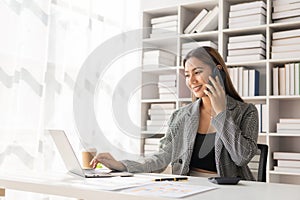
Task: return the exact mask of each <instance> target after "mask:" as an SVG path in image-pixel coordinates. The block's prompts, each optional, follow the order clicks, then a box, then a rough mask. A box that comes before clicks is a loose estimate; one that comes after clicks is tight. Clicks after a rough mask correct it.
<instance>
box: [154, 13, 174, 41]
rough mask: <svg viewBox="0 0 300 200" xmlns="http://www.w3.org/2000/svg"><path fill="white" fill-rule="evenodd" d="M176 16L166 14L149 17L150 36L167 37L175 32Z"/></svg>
mask: <svg viewBox="0 0 300 200" xmlns="http://www.w3.org/2000/svg"><path fill="white" fill-rule="evenodd" d="M177 22H178V16H177V15H168V16H163V17H156V18H152V19H151V26H152V33H151V34H150V38H157V37H169V36H174V35H176V34H177V27H178V25H177V24H178V23H177Z"/></svg>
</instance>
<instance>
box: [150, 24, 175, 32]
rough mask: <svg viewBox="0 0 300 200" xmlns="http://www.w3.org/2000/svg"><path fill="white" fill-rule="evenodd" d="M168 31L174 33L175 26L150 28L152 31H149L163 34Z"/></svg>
mask: <svg viewBox="0 0 300 200" xmlns="http://www.w3.org/2000/svg"><path fill="white" fill-rule="evenodd" d="M169 32H174V33H175V34H176V33H177V26H169V27H164V28H152V31H151V33H152V34H164V33H169Z"/></svg>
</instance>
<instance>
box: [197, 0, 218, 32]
mask: <svg viewBox="0 0 300 200" xmlns="http://www.w3.org/2000/svg"><path fill="white" fill-rule="evenodd" d="M218 16H219V7H218V6H215V7H214V8H213V9H212V10H210V11H209V12H208V13H207V14H206V15H205V16H204V18H203V19H202V20H201V21H200V22H199V23H198V24H197V25H196V27H195V28H194V29H193V30H192V32H193V33H194V32H196V33H201V32H203V31H212V30H215V29H216V28H217V27H218Z"/></svg>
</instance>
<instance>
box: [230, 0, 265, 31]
mask: <svg viewBox="0 0 300 200" xmlns="http://www.w3.org/2000/svg"><path fill="white" fill-rule="evenodd" d="M265 23H266V3H265V2H263V1H254V2H247V3H240V4H235V5H231V6H230V12H229V22H228V27H229V28H244V27H251V26H258V25H262V24H265Z"/></svg>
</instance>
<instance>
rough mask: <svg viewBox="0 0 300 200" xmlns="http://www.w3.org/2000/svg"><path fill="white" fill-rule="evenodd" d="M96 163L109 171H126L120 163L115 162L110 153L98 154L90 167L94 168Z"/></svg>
mask: <svg viewBox="0 0 300 200" xmlns="http://www.w3.org/2000/svg"><path fill="white" fill-rule="evenodd" d="M98 163H101V164H103V165H104V166H105V167H107V168H109V169H111V170H117V171H126V167H125V165H123V163H121V162H120V161H117V160H116V159H115V158H114V157H113V156H112V155H111V154H110V153H99V154H98V155H97V156H95V157H94V158H93V160H92V161H91V163H90V165H91V166H92V167H93V168H96V166H97V164H98Z"/></svg>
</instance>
